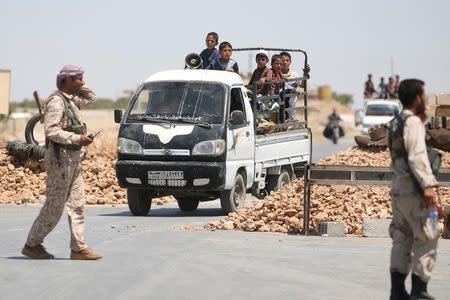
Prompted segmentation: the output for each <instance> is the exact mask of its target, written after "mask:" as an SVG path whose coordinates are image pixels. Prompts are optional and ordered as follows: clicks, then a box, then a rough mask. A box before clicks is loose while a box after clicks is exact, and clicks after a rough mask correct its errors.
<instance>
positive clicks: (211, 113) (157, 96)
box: [128, 82, 226, 124]
mask: <svg viewBox="0 0 450 300" xmlns="http://www.w3.org/2000/svg"><path fill="white" fill-rule="evenodd" d="M225 92H226V91H225V87H224V86H223V85H222V84H220V83H214V82H149V83H147V84H145V85H144V86H143V87H142V89H141V91H140V92H139V94H138V95H137V99H136V101H135V102H134V103H133V106H132V108H131V110H130V113H129V115H128V120H133V121H141V122H145V121H146V120H152V121H157V120H161V121H162V122H163V121H164V120H166V121H167V120H169V121H170V120H173V121H174V122H176V121H183V120H189V121H196V122H202V123H208V124H222V122H223V111H224V106H225ZM192 123H195V122H192Z"/></svg>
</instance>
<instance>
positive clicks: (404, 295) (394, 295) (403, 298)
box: [389, 271, 409, 300]
mask: <svg viewBox="0 0 450 300" xmlns="http://www.w3.org/2000/svg"><path fill="white" fill-rule="evenodd" d="M406 276H407V274H403V273H400V272H392V271H391V296H390V297H389V300H408V299H409V295H408V292H407V291H406V289H405V279H406Z"/></svg>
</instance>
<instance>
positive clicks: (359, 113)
mask: <svg viewBox="0 0 450 300" xmlns="http://www.w3.org/2000/svg"><path fill="white" fill-rule="evenodd" d="M354 115H355V126H359V125H361V124H362V121H363V118H364V110H363V109H356V110H355V111H354Z"/></svg>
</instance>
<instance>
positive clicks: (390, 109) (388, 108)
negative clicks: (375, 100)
mask: <svg viewBox="0 0 450 300" xmlns="http://www.w3.org/2000/svg"><path fill="white" fill-rule="evenodd" d="M395 111H397V112H398V111H399V108H398V107H397V106H395V105H382V104H372V105H368V106H367V110H366V116H394V112H395Z"/></svg>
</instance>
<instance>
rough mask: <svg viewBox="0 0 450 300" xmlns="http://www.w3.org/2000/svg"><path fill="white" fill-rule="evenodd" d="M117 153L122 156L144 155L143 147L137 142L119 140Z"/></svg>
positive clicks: (124, 139)
mask: <svg viewBox="0 0 450 300" xmlns="http://www.w3.org/2000/svg"><path fill="white" fill-rule="evenodd" d="M117 152H119V153H120V154H139V155H142V146H141V144H139V143H138V142H136V141H133V140H130V139H126V138H119V140H118V142H117Z"/></svg>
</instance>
